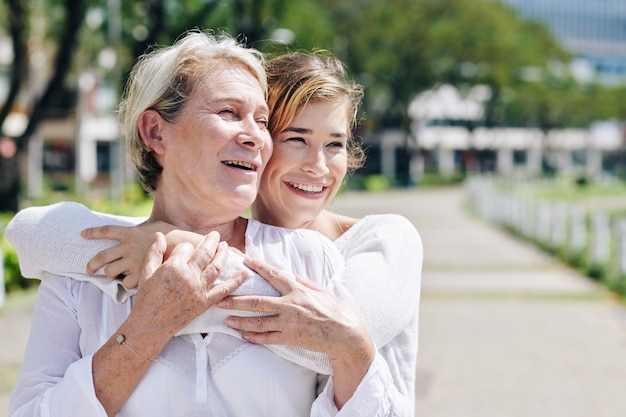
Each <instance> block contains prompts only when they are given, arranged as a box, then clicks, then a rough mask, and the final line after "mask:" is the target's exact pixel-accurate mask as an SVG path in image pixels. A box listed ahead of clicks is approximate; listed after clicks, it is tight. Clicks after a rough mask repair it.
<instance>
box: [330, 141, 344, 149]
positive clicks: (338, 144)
mask: <svg viewBox="0 0 626 417" xmlns="http://www.w3.org/2000/svg"><path fill="white" fill-rule="evenodd" d="M328 146H330V147H331V148H340V149H343V148H345V146H346V145H345V144H344V143H343V142H331V143H330V144H329V145H328Z"/></svg>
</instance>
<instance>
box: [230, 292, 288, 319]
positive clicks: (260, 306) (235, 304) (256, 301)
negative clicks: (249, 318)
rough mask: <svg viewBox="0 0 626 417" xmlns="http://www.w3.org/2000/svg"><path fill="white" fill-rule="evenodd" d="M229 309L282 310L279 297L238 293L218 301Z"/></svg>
mask: <svg viewBox="0 0 626 417" xmlns="http://www.w3.org/2000/svg"><path fill="white" fill-rule="evenodd" d="M218 306H219V307H221V308H224V309H227V310H241V311H251V312H256V313H270V314H278V313H279V312H280V310H281V302H280V298H279V297H268V296H261V295H237V296H234V297H228V298H225V299H224V300H222V301H220V302H219V303H218Z"/></svg>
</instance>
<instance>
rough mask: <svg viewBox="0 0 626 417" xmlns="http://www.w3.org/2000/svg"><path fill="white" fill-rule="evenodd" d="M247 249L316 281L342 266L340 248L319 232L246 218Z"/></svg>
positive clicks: (329, 275)
mask: <svg viewBox="0 0 626 417" xmlns="http://www.w3.org/2000/svg"><path fill="white" fill-rule="evenodd" d="M246 252H247V253H249V254H250V255H252V256H256V257H259V258H262V259H265V261H266V262H268V263H269V264H272V265H274V266H277V267H280V266H282V267H288V268H291V270H292V272H293V273H294V274H299V275H302V276H307V277H309V278H314V277H315V278H319V280H318V283H320V282H323V281H324V280H325V278H329V277H332V276H334V275H335V274H337V273H339V272H340V271H341V270H342V268H343V265H344V258H343V256H342V255H341V253H340V252H339V249H338V248H337V247H336V246H335V244H334V243H333V242H332V241H331V240H330V239H328V238H327V237H326V236H324V235H322V234H321V233H319V232H316V231H314V230H308V229H286V228H283V227H277V226H270V225H267V224H263V223H260V222H258V221H256V220H249V221H248V230H247V236H246Z"/></svg>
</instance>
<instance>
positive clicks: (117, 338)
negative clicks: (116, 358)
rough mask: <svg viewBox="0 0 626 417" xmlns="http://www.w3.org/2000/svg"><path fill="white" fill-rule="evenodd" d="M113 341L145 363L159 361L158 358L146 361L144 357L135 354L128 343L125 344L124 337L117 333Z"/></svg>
mask: <svg viewBox="0 0 626 417" xmlns="http://www.w3.org/2000/svg"><path fill="white" fill-rule="evenodd" d="M115 341H116V342H117V344H118V345H124V346H126V347H127V348H128V349H129V350H130V351H131V352H133V353H134V354H135V355H137V356H138V357H140V358H141V359H143V360H144V361H147V362H157V361H158V360H159V358H156V359H148V358H146V357H145V356H143V355H142V354H141V353H139V352H137V351H136V350H135V349H133V348H132V347H130V345H129V344H128V343H126V336H124V335H123V334H121V333H119V334H118V335H117V337H116V338H115Z"/></svg>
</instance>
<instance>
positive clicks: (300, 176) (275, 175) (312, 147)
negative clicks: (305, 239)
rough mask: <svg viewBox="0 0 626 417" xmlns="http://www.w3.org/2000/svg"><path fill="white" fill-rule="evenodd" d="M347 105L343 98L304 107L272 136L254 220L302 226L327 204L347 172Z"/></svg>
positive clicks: (317, 214)
mask: <svg viewBox="0 0 626 417" xmlns="http://www.w3.org/2000/svg"><path fill="white" fill-rule="evenodd" d="M347 106H348V105H347V103H346V102H345V101H344V100H336V101H330V102H326V101H316V102H311V103H308V104H306V105H305V106H303V107H302V108H301V109H299V110H298V112H297V114H296V117H295V118H294V120H293V122H292V123H291V125H290V126H289V127H287V129H285V130H284V131H283V132H281V133H279V134H277V135H276V136H275V137H274V138H273V141H274V151H273V153H272V157H271V158H270V160H269V163H268V165H267V167H266V168H265V172H264V173H263V175H262V177H261V185H260V189H259V196H258V197H257V200H256V201H255V207H254V211H255V217H256V218H257V219H258V220H260V221H262V222H266V223H269V224H273V225H277V226H282V227H289V228H298V227H304V226H305V225H306V224H307V223H309V222H311V221H313V220H314V219H315V218H317V216H319V214H320V213H321V212H322V211H323V210H324V208H326V206H327V205H328V204H329V203H330V202H331V201H332V199H333V198H334V197H335V195H336V194H337V192H338V191H339V188H340V187H341V184H342V182H343V179H344V177H345V175H346V172H347V169H348V152H347V149H346V142H347V140H348V118H347V111H348V107H347Z"/></svg>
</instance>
